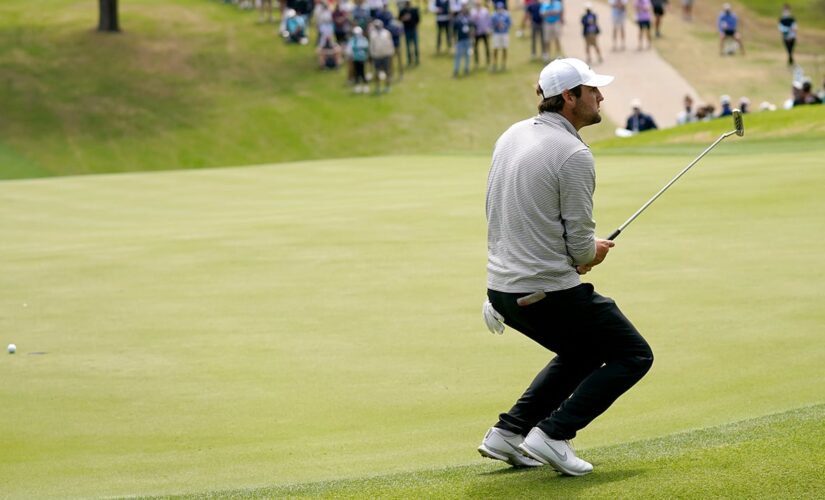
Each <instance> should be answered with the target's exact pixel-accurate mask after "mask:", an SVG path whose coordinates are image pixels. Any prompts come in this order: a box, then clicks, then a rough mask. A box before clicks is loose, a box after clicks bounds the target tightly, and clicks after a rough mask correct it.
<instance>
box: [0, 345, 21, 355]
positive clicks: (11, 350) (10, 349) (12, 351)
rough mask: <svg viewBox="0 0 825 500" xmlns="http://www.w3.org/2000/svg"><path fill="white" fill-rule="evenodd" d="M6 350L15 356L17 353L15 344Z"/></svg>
mask: <svg viewBox="0 0 825 500" xmlns="http://www.w3.org/2000/svg"><path fill="white" fill-rule="evenodd" d="M0 345H3V344H0ZM6 349H8V351H9V354H14V353H16V352H17V346H16V345H14V344H9V346H8V347H7V348H6Z"/></svg>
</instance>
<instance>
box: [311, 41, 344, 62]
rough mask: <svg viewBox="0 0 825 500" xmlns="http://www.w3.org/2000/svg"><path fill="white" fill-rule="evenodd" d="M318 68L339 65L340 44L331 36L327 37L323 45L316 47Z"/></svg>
mask: <svg viewBox="0 0 825 500" xmlns="http://www.w3.org/2000/svg"><path fill="white" fill-rule="evenodd" d="M316 52H317V53H318V67H319V68H320V69H338V67H339V66H340V65H341V46H340V45H338V44H337V43H335V42H334V41H333V40H332V38H327V39H326V41H325V42H324V45H323V46H321V47H318V48H317V49H316Z"/></svg>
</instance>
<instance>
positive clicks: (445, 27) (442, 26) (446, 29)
mask: <svg viewBox="0 0 825 500" xmlns="http://www.w3.org/2000/svg"><path fill="white" fill-rule="evenodd" d="M436 25H437V26H438V35H437V36H438V38H437V41H436V43H435V51H436V52H441V33H444V38H446V39H447V48H451V47H452V46H453V41H452V38H453V37H452V33H451V31H452V30H450V21H437V22H436Z"/></svg>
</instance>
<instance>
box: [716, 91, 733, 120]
mask: <svg viewBox="0 0 825 500" xmlns="http://www.w3.org/2000/svg"><path fill="white" fill-rule="evenodd" d="M719 105H720V106H721V107H722V109H721V110H720V111H719V116H717V118H721V117H723V116H730V115H732V114H733V110H732V109H731V107H730V96H729V95H727V94H725V95H722V96H721V97H719Z"/></svg>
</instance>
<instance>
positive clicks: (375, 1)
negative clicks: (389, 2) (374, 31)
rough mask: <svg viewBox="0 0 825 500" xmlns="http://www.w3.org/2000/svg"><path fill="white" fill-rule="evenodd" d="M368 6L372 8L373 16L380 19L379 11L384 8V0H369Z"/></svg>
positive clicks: (371, 13)
mask: <svg viewBox="0 0 825 500" xmlns="http://www.w3.org/2000/svg"><path fill="white" fill-rule="evenodd" d="M322 1H323V0H322ZM367 8H369V10H370V17H371V18H373V19H379V17H378V12H379V11H381V10H383V9H384V0H367Z"/></svg>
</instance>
